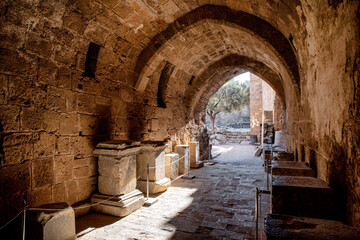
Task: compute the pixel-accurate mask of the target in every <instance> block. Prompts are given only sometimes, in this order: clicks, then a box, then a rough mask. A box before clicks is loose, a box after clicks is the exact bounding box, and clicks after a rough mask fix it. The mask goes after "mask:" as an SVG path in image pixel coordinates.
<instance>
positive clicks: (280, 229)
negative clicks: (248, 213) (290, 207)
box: [265, 214, 360, 240]
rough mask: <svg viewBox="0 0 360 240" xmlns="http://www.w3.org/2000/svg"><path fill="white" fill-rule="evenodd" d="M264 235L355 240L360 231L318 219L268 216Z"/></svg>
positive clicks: (279, 237)
mask: <svg viewBox="0 0 360 240" xmlns="http://www.w3.org/2000/svg"><path fill="white" fill-rule="evenodd" d="M265 234H266V237H267V239H268V240H273V239H298V240H300V239H308V240H310V239H311V240H312V239H317V240H335V239H337V240H344V239H347V240H355V239H360V231H359V230H357V229H355V228H353V227H350V226H348V225H345V224H344V223H342V222H338V221H333V220H324V219H318V218H305V217H294V216H288V215H278V214H269V215H267V216H266V218H265Z"/></svg>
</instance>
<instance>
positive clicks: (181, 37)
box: [135, 5, 299, 91]
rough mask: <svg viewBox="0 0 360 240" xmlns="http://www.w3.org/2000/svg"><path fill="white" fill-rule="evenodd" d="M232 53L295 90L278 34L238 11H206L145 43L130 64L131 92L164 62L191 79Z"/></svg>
mask: <svg viewBox="0 0 360 240" xmlns="http://www.w3.org/2000/svg"><path fill="white" fill-rule="evenodd" d="M234 53H236V54H239V55H242V56H247V57H250V58H252V59H255V60H258V61H260V62H264V63H265V64H266V65H268V66H269V67H270V68H274V70H276V71H277V72H278V73H279V74H280V75H282V78H284V79H286V80H287V81H290V82H294V83H295V84H296V85H297V87H298V85H299V72H298V64H297V59H296V56H295V54H294V52H293V49H292V47H291V45H290V43H289V41H288V40H287V39H286V38H285V37H284V36H283V35H282V34H281V33H280V32H278V30H276V29H275V28H274V27H272V26H271V25H269V24H268V23H266V22H264V21H263V20H261V19H259V18H256V17H255V16H252V15H249V14H246V13H243V12H241V11H233V10H231V9H229V8H224V7H219V6H213V5H206V6H203V7H201V8H199V9H196V10H194V11H192V12H190V13H188V14H186V15H184V16H182V17H180V18H179V19H177V20H176V21H175V22H173V23H171V24H170V25H169V26H168V27H167V28H166V29H165V30H163V31H162V32H161V33H159V34H157V35H156V36H155V37H153V38H152V39H151V41H150V43H149V44H148V45H147V47H146V48H144V49H143V50H142V52H141V53H140V55H139V58H138V60H137V63H136V67H135V73H136V74H139V76H138V79H137V83H136V88H137V89H138V90H140V91H144V90H145V88H146V86H147V83H148V81H149V79H150V77H151V74H152V73H153V72H154V71H155V70H156V68H157V66H158V65H159V64H160V63H161V62H162V61H163V60H164V59H165V60H166V61H169V62H172V63H173V64H174V65H176V66H177V67H180V68H181V69H182V70H184V71H185V72H188V73H189V74H190V75H191V74H192V75H195V76H197V75H199V73H201V72H202V71H203V70H204V69H206V68H207V66H208V65H209V64H211V63H213V62H214V61H217V60H219V59H221V58H222V57H224V56H225V55H227V54H234ZM281 65H283V67H280V66H281ZM285 69H286V70H285ZM286 72H287V74H286ZM297 87H295V88H297Z"/></svg>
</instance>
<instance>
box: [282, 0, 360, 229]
mask: <svg viewBox="0 0 360 240" xmlns="http://www.w3.org/2000/svg"><path fill="white" fill-rule="evenodd" d="M358 4H359V3H358V2H342V1H336V2H331V3H330V2H329V3H328V4H324V5H319V4H312V3H311V4H309V5H306V6H304V7H303V9H302V10H301V12H300V14H301V15H302V16H303V17H304V20H306V21H307V24H306V25H304V26H303V27H304V30H305V31H306V32H307V37H306V38H305V39H303V40H300V39H294V42H293V44H294V48H295V49H297V53H298V56H299V60H300V64H301V66H302V75H303V80H302V81H301V98H300V106H289V105H287V106H286V107H287V113H286V124H287V126H286V129H287V133H288V138H287V143H288V149H289V150H292V151H294V152H295V153H296V156H297V160H298V161H302V160H304V161H307V162H309V163H310V165H311V166H312V167H313V168H314V169H316V171H317V177H318V178H320V179H323V180H324V181H326V182H327V183H329V184H330V186H332V187H333V188H334V189H335V190H336V194H337V197H338V199H337V200H338V210H339V215H340V217H341V218H342V219H345V220H347V222H348V223H350V224H352V225H354V226H356V227H360V221H359V220H360V171H359V166H360V164H359V156H360V155H359V153H360V152H359V151H360V148H359V143H360V138H359V136H360V128H359V126H360V124H359V123H360V122H359V119H360V118H359V116H360V115H359V102H360V101H359V99H360V98H359V96H360V95H359V84H358V83H359V56H360V55H359V48H360V47H359V44H358V43H359V11H358V9H359V8H358V7H359V5H358ZM289 108H291V109H289Z"/></svg>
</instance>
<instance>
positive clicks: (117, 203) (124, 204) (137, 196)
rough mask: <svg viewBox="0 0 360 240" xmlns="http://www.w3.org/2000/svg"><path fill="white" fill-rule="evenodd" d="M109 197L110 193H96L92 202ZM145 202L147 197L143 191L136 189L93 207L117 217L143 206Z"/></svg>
mask: <svg viewBox="0 0 360 240" xmlns="http://www.w3.org/2000/svg"><path fill="white" fill-rule="evenodd" d="M109 197H110V196H108V195H102V194H94V195H93V196H92V197H91V199H90V202H91V203H98V202H102V201H104V200H107V199H109ZM144 202H145V199H144V196H143V194H142V192H140V191H139V190H134V191H132V192H129V193H127V194H125V195H121V196H116V197H113V198H111V199H109V200H108V201H106V203H100V204H98V205H95V206H92V207H91V209H92V210H93V211H95V212H100V213H105V214H109V215H113V216H116V217H125V216H127V215H129V214H130V213H132V212H134V211H135V210H137V209H139V208H140V207H142V205H143V204H144Z"/></svg>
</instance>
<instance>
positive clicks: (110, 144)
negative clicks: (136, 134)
mask: <svg viewBox="0 0 360 240" xmlns="http://www.w3.org/2000/svg"><path fill="white" fill-rule="evenodd" d="M139 150H140V142H133V141H106V142H101V143H99V144H98V145H97V146H96V148H95V150H94V156H96V157H98V156H100V155H102V156H111V157H121V156H126V155H132V154H136V153H137V152H138V151H139Z"/></svg>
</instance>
